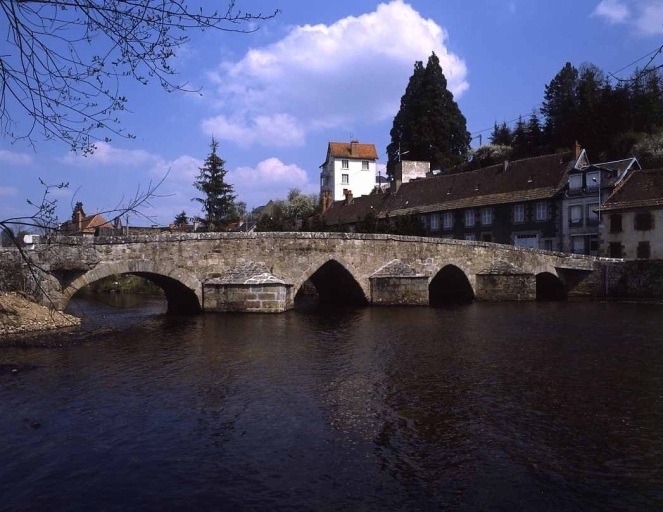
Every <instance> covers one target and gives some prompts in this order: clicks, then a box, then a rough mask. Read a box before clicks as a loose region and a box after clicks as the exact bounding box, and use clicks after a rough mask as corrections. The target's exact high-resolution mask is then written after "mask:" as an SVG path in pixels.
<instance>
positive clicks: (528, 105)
mask: <svg viewBox="0 0 663 512" xmlns="http://www.w3.org/2000/svg"><path fill="white" fill-rule="evenodd" d="M237 6H238V7H239V8H240V9H242V10H243V11H247V12H252V13H257V12H263V13H268V12H272V11H273V10H274V9H276V8H278V9H280V13H279V14H278V16H276V17H275V18H274V19H271V20H267V21H263V22H260V23H258V24H256V26H255V27H254V26H251V28H257V30H256V31H255V32H252V33H247V34H239V33H228V32H218V31H205V32H202V33H197V32H196V33H193V32H191V33H189V36H190V40H189V42H188V43H187V44H186V45H185V46H184V47H182V48H180V49H179V51H178V52H177V58H176V59H175V61H174V63H173V64H174V67H175V69H176V70H177V72H178V75H177V78H178V79H179V81H181V82H186V83H188V84H190V85H191V86H192V87H194V88H197V89H199V92H197V93H183V92H172V93H168V92H165V91H163V90H162V89H161V88H160V87H159V84H158V83H156V82H151V83H150V84H148V85H146V86H145V85H141V84H138V83H136V82H133V81H131V80H129V79H127V80H125V81H123V82H121V84H120V85H121V88H122V89H121V92H122V94H124V95H125V96H127V98H128V100H129V103H128V110H129V112H127V113H124V114H123V115H122V116H121V122H122V127H123V128H124V129H126V130H127V131H128V132H130V133H132V134H134V135H135V136H136V137H135V139H126V138H122V137H117V136H114V137H112V140H111V141H110V142H108V143H106V142H103V143H98V144H97V149H96V151H95V152H94V153H93V154H92V155H90V156H82V155H80V154H74V153H71V152H70V151H69V148H68V146H66V145H65V144H64V143H61V142H58V141H44V140H41V139H40V138H39V137H36V138H35V141H34V142H35V143H34V145H33V146H30V145H28V144H27V143H26V142H25V141H13V140H11V139H10V138H8V137H4V138H0V219H8V218H13V217H17V216H23V215H31V214H32V213H33V211H34V209H33V208H32V207H31V206H30V205H29V203H28V201H33V202H38V201H39V200H40V199H41V196H42V194H43V186H42V185H41V184H40V182H41V181H43V182H45V183H47V184H56V183H61V182H68V183H69V186H68V187H67V188H65V189H58V190H54V191H52V192H51V194H50V196H49V197H52V198H55V199H57V201H58V206H57V215H58V217H59V219H60V221H64V220H67V219H69V218H70V217H71V212H72V209H73V205H74V204H75V203H76V202H77V201H81V202H83V205H84V209H85V212H86V214H90V213H94V212H104V211H108V210H112V209H114V208H117V207H118V206H119V205H123V204H126V203H127V202H128V201H129V200H130V199H131V198H132V197H134V196H135V195H136V194H137V193H140V192H141V191H145V190H146V189H148V188H149V187H150V186H151V185H154V184H156V183H159V182H160V185H159V187H158V189H157V192H156V193H155V196H154V197H153V198H152V199H151V201H150V204H149V206H145V207H144V208H143V209H142V210H141V214H140V215H133V216H132V217H130V219H129V224H131V225H152V224H156V225H167V224H168V223H170V222H172V221H173V219H174V218H175V215H176V214H178V213H179V212H181V211H186V212H187V214H189V215H191V216H192V215H199V214H201V211H200V205H199V204H198V203H196V202H193V201H192V198H195V197H200V193H199V192H198V191H197V190H196V189H195V188H194V186H193V183H194V180H195V178H196V176H197V175H198V172H199V168H200V167H201V166H202V165H203V162H204V160H205V158H206V156H207V155H208V154H209V145H210V141H211V138H212V137H214V138H216V139H217V140H218V142H219V149H218V155H219V156H220V157H221V158H223V159H224V160H225V162H226V163H225V169H226V170H227V171H228V172H227V175H226V181H227V182H228V183H230V184H232V185H233V187H234V190H235V193H236V195H237V200H238V201H244V202H245V203H246V204H247V206H248V208H249V209H252V208H255V207H257V206H260V205H263V204H265V203H267V202H268V201H269V200H270V199H281V198H285V197H286V195H287V193H288V191H289V190H290V189H292V188H298V189H300V190H301V191H303V192H305V193H318V192H319V174H320V168H319V167H320V165H321V164H322V163H323V162H324V160H325V156H326V151H327V144H328V142H331V141H337V142H343V141H346V142H349V141H350V140H351V139H356V140H359V141H360V142H362V143H373V144H375V146H376V148H377V150H378V155H380V157H379V166H380V167H381V168H384V165H385V164H386V146H387V144H388V143H389V141H390V138H389V131H390V129H391V126H392V122H393V118H394V116H395V115H396V113H397V112H398V109H399V106H400V98H401V96H402V95H403V93H404V92H405V87H406V85H407V82H408V79H409V77H410V75H411V74H412V70H413V66H414V63H415V61H418V60H421V61H423V62H424V63H425V62H426V60H427V59H428V57H429V56H430V54H431V53H432V52H435V53H436V54H437V55H438V57H439V58H440V63H441V65H442V68H443V72H444V73H445V76H446V78H447V80H448V87H449V90H450V91H451V92H452V93H453V94H454V97H455V99H456V101H457V102H458V105H459V107H460V109H461V111H462V113H463V115H464V116H465V118H466V119H467V129H468V131H469V132H470V133H471V134H472V137H473V140H472V145H473V146H474V147H477V146H478V145H479V144H480V143H484V144H485V143H487V142H488V137H489V135H490V132H491V130H492V127H493V123H494V122H498V123H501V122H503V121H506V122H511V121H514V120H516V119H517V118H518V116H519V115H522V116H523V117H524V118H527V117H528V116H529V115H530V113H531V112H532V111H533V110H534V109H536V110H538V108H539V107H540V103H541V101H542V100H543V94H544V88H545V85H546V84H547V83H549V82H550V81H551V80H552V79H553V77H554V76H555V74H556V73H557V72H558V71H559V70H560V69H561V68H562V67H563V66H564V64H565V63H566V62H571V63H572V64H573V65H574V66H579V65H581V64H583V63H587V62H589V63H593V64H595V65H597V66H598V67H599V68H601V69H602V70H603V71H605V72H606V73H614V74H615V76H617V77H619V78H627V77H628V76H629V75H630V74H631V73H632V72H633V70H634V66H635V65H638V64H639V65H640V66H642V65H644V64H645V63H647V62H648V60H649V57H647V56H648V55H650V54H652V52H654V51H656V50H657V49H658V48H659V47H661V45H663V0H473V1H472V2H468V1H467V0H410V1H406V0H391V1H389V0H384V1H382V2H378V1H369V0H352V1H350V0H335V1H334V2H311V1H310V0H269V1H267V0H238V1H237ZM3 37H4V36H3ZM5 44H6V43H5ZM636 61H637V62H636ZM634 63H635V64H634ZM654 63H655V64H663V55H660V54H659V55H658V56H657V57H656V58H655V60H654ZM18 121H19V125H20V123H21V122H25V120H21V119H20V118H18ZM589 156H590V160H591V155H589Z"/></svg>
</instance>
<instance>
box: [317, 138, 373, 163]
mask: <svg viewBox="0 0 663 512" xmlns="http://www.w3.org/2000/svg"><path fill="white" fill-rule="evenodd" d="M330 157H332V158H357V159H361V160H377V159H378V152H377V150H376V149H375V144H360V143H359V142H330V143H329V148H328V150H327V160H329V158H330ZM325 163H326V162H325Z"/></svg>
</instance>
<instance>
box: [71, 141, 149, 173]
mask: <svg viewBox="0 0 663 512" xmlns="http://www.w3.org/2000/svg"><path fill="white" fill-rule="evenodd" d="M95 147H96V149H95V150H94V153H92V154H90V155H88V156H83V155H77V154H73V153H70V154H68V155H67V156H65V157H64V159H63V161H64V162H65V163H67V164H72V165H77V166H80V167H97V166H100V165H102V166H107V165H113V166H123V167H132V168H135V167H140V166H145V165H150V164H154V162H155V161H157V160H158V159H159V156H158V155H155V154H153V153H149V152H148V151H145V150H142V149H118V148H114V147H113V146H111V145H110V144H109V143H107V142H97V143H96V144H95Z"/></svg>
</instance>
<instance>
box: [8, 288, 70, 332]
mask: <svg viewBox="0 0 663 512" xmlns="http://www.w3.org/2000/svg"><path fill="white" fill-rule="evenodd" d="M80 323H81V319H80V318H77V317H75V316H72V315H67V314H65V313H61V312H59V311H53V310H50V309H48V308H47V307H44V306H41V305H39V304H37V303H35V302H33V301H31V300H30V299H28V298H27V297H25V296H24V295H21V294H19V293H14V292H9V293H0V340H1V339H2V337H3V336H5V335H9V334H21V333H28V332H36V331H47V330H51V329H59V328H62V327H74V326H77V325H80Z"/></svg>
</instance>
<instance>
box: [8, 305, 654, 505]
mask: <svg viewBox="0 0 663 512" xmlns="http://www.w3.org/2000/svg"><path fill="white" fill-rule="evenodd" d="M117 305H118V304H117V303H116V304H114V305H113V307H107V306H93V305H90V304H89V303H88V304H78V305H77V306H75V307H80V308H88V309H87V316H88V318H87V322H88V326H89V325H93V324H94V322H97V321H100V320H99V317H104V316H105V318H104V319H103V320H105V321H106V322H110V323H111V325H113V326H114V328H113V329H111V330H104V331H99V330H95V328H94V327H88V328H90V329H92V331H89V332H92V333H95V334H94V336H92V337H88V338H85V339H86V340H87V341H85V342H84V343H82V344H79V345H74V346H70V347H65V348H62V349H57V350H44V349H20V350H19V349H5V350H3V351H2V352H1V353H0V357H1V358H3V359H4V360H5V361H12V362H13V363H15V364H21V365H25V366H26V367H28V366H29V367H30V368H34V369H32V370H31V371H29V372H25V373H21V372H19V373H18V374H11V373H4V374H0V404H1V405H0V408H1V409H2V410H0V414H1V416H0V417H1V418H2V421H0V436H1V438H2V439H3V440H4V443H3V445H2V447H0V494H1V495H2V496H3V505H2V506H3V507H8V508H9V509H11V510H34V509H39V508H44V507H45V506H46V505H48V508H49V509H50V510H58V509H63V510H64V509H67V510H71V509H74V510H75V509H80V510H84V509H85V510H88V509H90V508H104V509H107V510H126V509H127V508H140V509H163V508H168V509H180V508H181V509H190V508H197V509H210V510H219V509H221V510H223V509H227V510H261V509H267V510H274V509H285V510H357V509H362V510H438V509H453V510H477V509H491V510H495V509H497V510H513V509H519V510H523V509H533V510H567V509H582V510H592V509H600V510H624V509H632V510H633V509H637V510H659V509H660V508H661V506H662V505H663V491H662V489H663V485H662V484H663V481H662V479H663V474H662V473H661V469H660V468H661V467H663V432H662V431H661V429H660V425H661V424H663V423H662V421H663V402H662V401H661V398H662V397H663V350H662V347H663V345H662V343H663V334H662V333H663V330H662V329H661V327H662V325H661V324H662V323H663V320H662V318H663V316H662V315H661V306H657V305H646V304H600V303H527V304H471V305H468V306H462V307H455V308H447V309H445V308H442V309H429V308H384V309H381V308H368V309H361V310H351V311H344V312H339V311H309V312H306V313H301V312H289V313H286V314H283V315H240V314H228V315H201V316H196V317H180V318H178V317H172V316H167V315H164V314H163V313H164V311H165V308H164V307H163V304H162V305H161V306H158V305H157V304H153V303H148V304H147V307H146V309H144V310H142V311H141V310H136V309H132V310H130V311H128V310H126V309H122V308H118V307H116V306H117ZM160 308H161V309H160ZM588 318H591V319H592V321H591V322H588V320H587V319H588ZM74 489H75V491H74Z"/></svg>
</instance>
